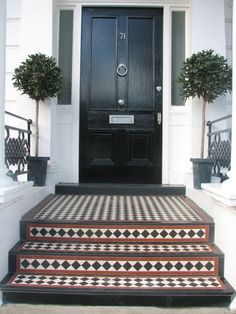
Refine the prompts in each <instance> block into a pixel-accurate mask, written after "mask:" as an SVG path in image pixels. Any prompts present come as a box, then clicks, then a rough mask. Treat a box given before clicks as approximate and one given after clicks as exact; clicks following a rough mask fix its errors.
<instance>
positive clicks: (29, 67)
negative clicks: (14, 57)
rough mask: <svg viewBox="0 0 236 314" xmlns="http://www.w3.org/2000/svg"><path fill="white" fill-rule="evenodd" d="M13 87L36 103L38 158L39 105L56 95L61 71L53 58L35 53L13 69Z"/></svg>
mask: <svg viewBox="0 0 236 314" xmlns="http://www.w3.org/2000/svg"><path fill="white" fill-rule="evenodd" d="M12 80H13V86H14V87H16V88H17V89H18V90H19V91H21V92H22V94H27V95H28V96H29V97H30V98H31V99H34V100H35V101H36V117H35V137H36V142H35V156H36V157H38V145H39V144H38V143H39V121H38V120H39V103H40V101H42V102H43V101H45V100H46V99H49V98H53V97H55V96H57V95H58V93H59V91H60V89H61V84H62V73H61V69H60V68H59V67H58V66H57V65H56V60H55V58H53V57H49V56H46V55H45V54H41V53H36V54H32V55H29V56H28V58H27V59H26V60H25V61H24V62H22V63H21V65H20V66H19V67H18V68H16V69H15V72H14V75H13V78H12Z"/></svg>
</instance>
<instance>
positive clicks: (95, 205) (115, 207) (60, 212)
mask: <svg viewBox="0 0 236 314" xmlns="http://www.w3.org/2000/svg"><path fill="white" fill-rule="evenodd" d="M33 219H34V220H49V219H50V220H59V221H66V220H75V221H76V220H79V221H100V222H102V221H152V222H153V221H161V222H169V221H172V222H175V221H182V222H189V221H192V222H196V221H202V220H203V217H202V213H199V212H197V211H196V210H194V209H193V208H192V207H191V206H190V205H189V204H188V202H187V201H186V199H185V198H184V197H182V196H122V195H57V196H55V197H54V198H53V199H52V200H51V201H50V202H49V203H48V204H47V205H45V206H44V207H43V208H42V209H41V210H39V211H38V212H37V213H36V214H35V215H34V217H33Z"/></svg>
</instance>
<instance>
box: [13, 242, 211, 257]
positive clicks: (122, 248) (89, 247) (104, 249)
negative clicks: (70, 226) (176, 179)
mask: <svg viewBox="0 0 236 314" xmlns="http://www.w3.org/2000/svg"><path fill="white" fill-rule="evenodd" d="M17 249H18V250H20V251H23V252H24V251H26V252H27V251H32V252H35V251H36V252H45V251H46V252H75V253H79V254H81V253H86V254H88V253H91V254H98V253H112V254H113V253H126V254H129V253H130V254H135V253H138V254H160V253H162V254H168V253H172V254H180V253H186V254H189V253H190V254H196V253H213V252H215V248H214V246H213V245H212V244H208V243H184V244H179V243H176V244H170V243H169V244H168V243H166V244H153V243H66V242H65V243H63V242H44V241H39V242H36V241H33V242H32V241H24V242H23V243H21V244H19V245H17Z"/></svg>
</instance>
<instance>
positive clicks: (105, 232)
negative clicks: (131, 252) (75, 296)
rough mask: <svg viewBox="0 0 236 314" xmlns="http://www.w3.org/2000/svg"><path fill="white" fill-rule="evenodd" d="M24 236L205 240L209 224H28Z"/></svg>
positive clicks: (87, 239) (90, 238) (64, 238)
mask: <svg viewBox="0 0 236 314" xmlns="http://www.w3.org/2000/svg"><path fill="white" fill-rule="evenodd" d="M27 228H28V231H27V234H28V235H27V239H28V240H36V239H38V240H40V239H50V240H51V239H63V240H64V241H66V240H70V241H72V240H78V239H80V240H85V241H89V240H91V241H95V240H99V241H106V240H111V241H117V240H119V241H124V242H125V241H134V240H138V241H146V242H148V241H157V242H158V241H163V240H165V241H179V240H181V241H189V242H190V241H199V242H200V241H207V240H208V235H209V226H207V225H206V226H188V225H186V226H174V227H172V226H164V227H162V226H157V227H156V228H155V227H143V226H133V225H132V226H128V227H127V226H124V225H123V226H122V225H119V226H107V227H105V226H97V225H93V226H87V225H86V226H78V225H76V226H68V225H54V224H52V225H50V224H43V225H40V224H39V225H37V224H33V225H31V224H28V225H27Z"/></svg>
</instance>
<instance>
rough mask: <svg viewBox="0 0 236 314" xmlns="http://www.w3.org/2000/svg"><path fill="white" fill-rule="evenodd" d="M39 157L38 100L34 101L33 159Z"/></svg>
mask: <svg viewBox="0 0 236 314" xmlns="http://www.w3.org/2000/svg"><path fill="white" fill-rule="evenodd" d="M38 155H39V99H36V117H35V157H38Z"/></svg>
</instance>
